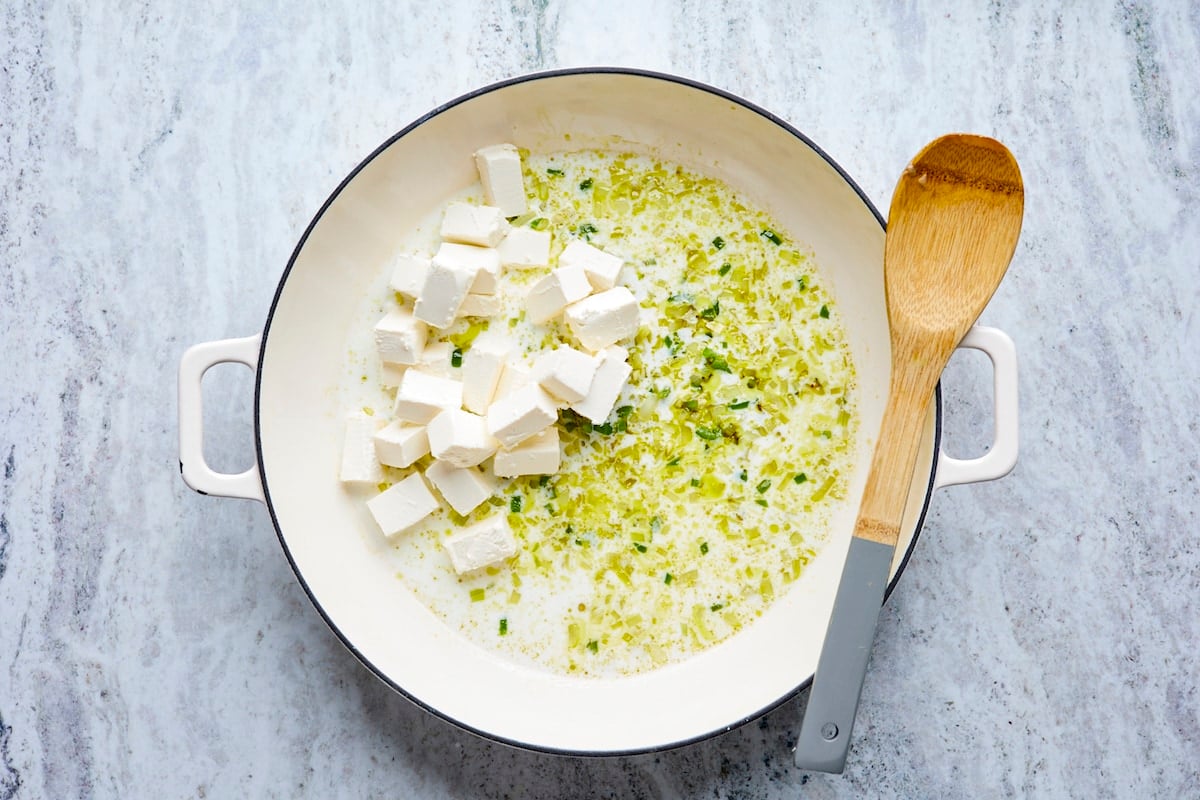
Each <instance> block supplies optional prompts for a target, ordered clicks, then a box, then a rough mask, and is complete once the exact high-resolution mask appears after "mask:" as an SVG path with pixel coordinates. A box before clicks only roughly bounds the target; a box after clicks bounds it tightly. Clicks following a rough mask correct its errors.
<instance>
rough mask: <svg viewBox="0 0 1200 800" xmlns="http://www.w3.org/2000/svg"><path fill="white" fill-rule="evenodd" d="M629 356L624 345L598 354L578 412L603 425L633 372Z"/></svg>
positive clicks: (575, 408) (576, 404) (574, 404)
mask: <svg viewBox="0 0 1200 800" xmlns="http://www.w3.org/2000/svg"><path fill="white" fill-rule="evenodd" d="M627 358H629V353H628V352H627V351H626V350H625V348H623V347H606V348H604V349H603V350H601V351H600V352H599V353H598V354H597V355H596V360H597V361H598V362H599V366H598V367H597V368H596V377H595V379H594V380H593V381H592V388H591V390H590V391H589V392H588V393H587V397H585V398H583V399H582V400H580V401H579V402H578V403H573V404H572V405H571V408H572V409H573V410H574V411H575V413H576V414H579V415H580V416H582V417H587V418H588V419H589V420H591V421H592V422H593V423H595V424H597V425H602V424H603V423H604V420H606V419H608V415H609V414H611V413H612V410H613V406H615V405H616V404H617V398H618V397H620V396H621V390H622V389H624V388H625V381H627V380H629V376H630V375H631V374H632V373H633V369H632V368H631V367H630V366H629V364H627V363H626V361H625V360H626V359H627ZM497 474H499V473H497Z"/></svg>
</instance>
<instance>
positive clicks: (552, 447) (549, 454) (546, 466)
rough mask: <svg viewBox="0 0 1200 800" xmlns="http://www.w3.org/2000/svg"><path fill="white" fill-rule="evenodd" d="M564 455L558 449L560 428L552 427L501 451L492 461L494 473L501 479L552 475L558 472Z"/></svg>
mask: <svg viewBox="0 0 1200 800" xmlns="http://www.w3.org/2000/svg"><path fill="white" fill-rule="evenodd" d="M561 460H562V455H561V453H560V452H559V447H558V427H557V426H551V427H549V428H546V430H544V431H542V432H541V433H539V434H536V435H534V436H531V437H529V438H528V439H526V440H525V441H523V442H521V443H520V444H518V445H517V446H516V447H512V448H509V449H507V450H500V451H498V452H497V453H496V457H495V458H494V459H493V460H492V471H493V472H495V473H496V474H497V475H499V476H500V477H501V478H515V477H517V476H518V475H552V474H554V473H555V472H558V467H559V465H560V463H561Z"/></svg>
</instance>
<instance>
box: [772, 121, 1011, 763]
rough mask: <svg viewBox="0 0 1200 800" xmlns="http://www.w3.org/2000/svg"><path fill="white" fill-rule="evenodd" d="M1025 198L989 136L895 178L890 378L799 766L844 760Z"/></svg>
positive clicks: (942, 151) (888, 277)
mask: <svg viewBox="0 0 1200 800" xmlns="http://www.w3.org/2000/svg"><path fill="white" fill-rule="evenodd" d="M1024 205H1025V189H1024V185H1023V184H1022V182H1021V172H1020V170H1019V169H1018V168H1017V162H1016V160H1015V159H1014V158H1013V156H1012V154H1011V153H1010V152H1008V150H1007V148H1005V147H1004V145H1002V144H1000V143H999V142H997V141H995V140H994V139H988V138H985V137H983V136H971V135H967V134H954V135H950V136H943V137H942V138H940V139H937V140H935V141H933V142H931V143H930V144H929V145H927V146H926V147H925V149H924V150H922V151H921V152H920V153H918V154H917V156H916V158H914V159H913V160H912V163H911V164H909V165H908V167H907V168H905V170H904V173H903V174H902V175H901V176H900V180H899V182H898V183H897V184H896V191H895V193H894V194H893V195H892V207H891V210H890V212H889V213H888V229H887V240H886V244H885V246H884V257H883V258H884V267H883V271H884V285H885V288H886V292H887V311H888V322H889V324H890V326H891V345H892V377H891V382H890V386H889V389H888V401H887V406H886V407H885V408H884V412H883V423H882V425H881V427H880V432H879V443H878V445H877V446H876V448H875V454H874V457H873V458H872V459H871V471H870V473H869V475H868V476H867V485H866V489H865V490H864V491H863V499H862V505H861V506H860V508H859V512H858V520H857V522H856V523H855V525H854V538H853V539H852V540H851V542H850V551H849V553H848V555H847V557H846V565H845V567H844V569H843V571H842V579H841V583H840V584H839V585H838V593H837V597H836V599H835V601H834V606H833V615H832V616H831V617H830V620H829V628H828V629H827V630H826V633H825V643H824V645H823V646H822V649H821V658H820V660H819V661H818V663H817V673H816V676H815V678H814V680H813V687H812V691H811V692H810V693H809V698H808V708H807V709H806V710H805V713H804V721H803V723H802V724H801V728H800V738H799V740H798V741H797V743H796V766H798V767H800V768H802V769H815V770H821V771H823V772H841V771H842V769H843V767H844V766H845V763H846V751H847V750H848V748H849V746H850V733H851V731H852V729H853V726H854V715H855V713H856V711H857V710H858V700H859V695H860V694H861V692H862V683H863V677H864V675H865V674H866V669H867V660H868V658H869V656H870V652H871V642H872V640H873V639H874V638H875V626H876V623H877V621H878V617H879V608H880V606H881V605H882V603H883V593H884V588H885V587H886V586H887V579H888V575H889V574H890V572H891V563H892V558H893V551H894V550H895V546H896V541H897V539H898V538H899V536H900V522H901V520H902V519H903V517H904V506H905V501H906V500H907V498H908V490H909V487H910V485H911V484H912V476H913V470H914V468H915V466H916V460H917V450H918V449H919V447H920V442H921V431H922V429H923V426H924V423H925V416H926V413H927V411H928V409H929V401H930V400H931V399H932V397H933V394H934V390H935V388H936V387H937V382H938V380H939V378H940V377H941V374H942V371H943V370H944V369H945V367H946V362H948V361H949V360H950V355H951V354H952V353H953V352H954V349H955V348H956V347H957V346H958V344H959V342H960V341H962V338H963V336H965V335H966V333H967V331H968V330H969V329H970V327H971V326H972V325H973V324H975V320H977V319H978V318H979V314H980V313H981V312H982V311H983V308H984V306H986V305H987V303H988V300H990V299H991V297H992V294H994V293H995V291H996V287H997V286H999V285H1000V279H1001V278H1003V277H1004V273H1005V271H1006V270H1007V269H1008V264H1009V262H1010V261H1011V260H1012V256H1013V251H1014V250H1015V249H1016V246H1017V238H1018V236H1019V235H1020V232H1021V217H1022V214H1023V212H1024Z"/></svg>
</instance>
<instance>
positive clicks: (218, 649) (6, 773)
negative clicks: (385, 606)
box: [0, 0, 1200, 800]
mask: <svg viewBox="0 0 1200 800" xmlns="http://www.w3.org/2000/svg"><path fill="white" fill-rule="evenodd" d="M597 63H606V64H619V65H629V66H640V67H646V68H651V69H660V70H666V71H670V72H675V73H679V74H683V75H687V76H690V77H693V78H697V79H700V80H703V81H707V82H710V83H712V84H715V85H717V86H720V87H722V88H725V89H728V90H731V91H733V92H736V93H739V94H742V95H744V96H746V97H747V98H749V99H750V100H753V101H755V102H757V103H760V104H762V105H764V106H766V107H768V108H770V109H771V110H773V111H774V112H776V113H777V114H779V115H780V116H782V117H783V118H785V119H787V120H789V121H791V122H792V123H794V124H795V125H797V126H798V127H799V128H801V129H802V130H804V131H805V132H806V133H807V134H809V135H810V136H811V137H812V138H813V139H815V140H816V141H817V142H818V143H819V144H821V145H822V146H823V147H824V148H826V149H827V150H828V152H829V153H830V154H831V155H832V156H833V157H834V158H835V159H837V160H838V161H839V162H840V163H841V164H842V165H843V166H845V167H846V168H847V169H848V170H849V171H850V172H851V173H852V174H853V175H854V176H855V177H856V179H858V180H859V181H860V183H861V185H862V186H863V187H864V189H865V190H866V192H867V193H868V194H869V195H870V196H871V197H872V198H873V200H874V201H875V203H876V204H877V205H879V206H881V207H883V208H886V207H887V204H888V200H889V197H890V192H891V188H892V184H893V182H894V180H895V176H896V175H897V170H898V169H899V168H900V167H902V166H903V165H904V164H905V163H906V161H907V159H908V158H909V157H910V156H911V155H912V154H914V153H915V152H916V151H917V150H918V149H919V148H920V147H921V146H922V145H923V144H924V143H925V142H926V141H928V140H929V139H931V138H933V137H934V136H936V135H938V134H941V133H944V132H947V131H953V130H972V131H977V132H981V133H989V134H992V135H995V136H997V137H998V138H1000V139H1001V140H1003V141H1005V142H1006V143H1007V144H1008V145H1009V146H1010V148H1011V149H1012V150H1013V152H1014V153H1015V154H1016V155H1017V158H1018V159H1019V161H1020V162H1021V165H1022V168H1023V171H1024V174H1025V178H1026V182H1027V190H1028V197H1027V208H1026V214H1027V217H1026V226H1025V231H1024V235H1023V237H1022V241H1021V245H1020V247H1019V249H1018V252H1017V256H1016V259H1015V261H1014V264H1013V268H1012V270H1011V272H1010V273H1009V276H1008V278H1007V280H1006V281H1005V283H1004V285H1003V286H1002V287H1001V289H1000V291H999V293H998V294H997V296H996V298H995V300H994V301H993V302H992V304H991V306H990V307H989V308H988V310H987V311H986V312H985V314H984V321H985V322H987V323H990V324H994V325H997V326H999V327H1001V328H1004V329H1006V330H1007V331H1009V332H1010V333H1011V334H1012V335H1013V336H1014V338H1015V339H1016V341H1017V345H1018V348H1019V351H1020V355H1021V400H1022V406H1023V414H1022V422H1023V427H1022V455H1021V461H1020V464H1019V466H1018V467H1017V469H1016V471H1015V472H1014V474H1013V475H1011V476H1010V477H1009V478H1007V479H1005V480H1002V481H998V482H996V483H993V484H988V485H982V486H973V487H967V488H962V489H951V490H948V491H945V492H943V493H940V494H939V495H937V496H936V497H935V500H934V502H933V507H932V510H931V513H930V515H929V518H928V522H927V524H926V527H925V532H924V535H923V538H922V540H921V542H920V543H919V545H918V547H917V549H916V553H915V555H914V557H913V560H912V563H911V565H910V567H909V570H908V573H907V574H906V576H905V579H904V580H903V581H902V582H901V584H900V586H899V589H898V590H897V592H896V593H895V595H894V596H893V597H892V598H891V600H890V601H889V603H888V605H887V606H886V607H885V609H884V611H883V614H882V617H881V621H880V629H879V635H878V639H877V643H876V647H875V651H874V664H875V669H874V670H873V671H872V672H871V673H870V675H869V678H868V682H867V685H866V688H865V691H864V695H863V700H862V705H861V708H860V711H859V717H858V724H857V728H856V731H855V733H856V740H855V743H854V746H853V749H852V752H851V757H850V763H849V767H848V770H847V772H846V774H845V775H844V776H841V777H833V776H827V775H818V774H805V773H801V772H799V771H797V770H796V769H795V768H794V767H793V766H792V763H791V754H790V749H789V748H790V745H791V744H792V743H793V742H794V736H795V733H796V731H797V730H798V725H799V720H800V718H801V715H802V713H803V709H804V702H805V701H804V698H799V699H797V700H794V701H792V702H789V703H786V704H785V705H784V706H782V707H781V708H779V709H778V710H776V711H774V712H772V713H770V714H768V715H767V716H766V717H764V718H763V719H762V720H761V721H758V722H755V723H752V724H750V725H748V726H746V727H744V728H741V729H738V730H735V731H732V732H730V733H728V734H726V735H724V736H721V737H718V738H716V739H714V740H712V741H708V742H704V743H701V744H698V745H693V746H689V747H685V748H682V749H680V750H677V751H673V752H668V753H662V754H658V755H650V756H642V757H634V758H616V759H606V760H599V761H591V760H583V759H574V758H563V757H551V756H544V755H538V754H533V753H528V752H522V751H516V750H512V749H509V748H506V747H503V746H499V745H495V744H491V743H488V742H486V741H483V740H480V739H478V738H476V737H474V736H472V735H469V734H466V733H463V732H461V731H459V730H457V729H455V728H453V727H451V726H450V725H448V724H446V723H444V722H442V721H440V720H438V719H436V718H433V717H431V716H429V715H427V714H426V713H424V712H422V711H420V710H419V709H417V708H415V707H414V706H412V705H411V704H409V703H408V702H407V701H405V700H403V699H402V698H399V697H397V696H395V695H394V694H392V693H391V692H390V691H389V690H388V689H387V688H386V687H384V686H383V685H382V684H381V683H380V682H378V681H377V680H376V679H374V678H373V677H372V676H371V675H370V674H369V673H368V672H367V671H366V670H365V669H363V668H362V667H361V666H360V665H359V664H358V663H357V662H356V661H354V659H353V658H352V657H350V656H349V655H348V654H347V653H346V652H345V650H344V649H343V648H342V647H341V645H340V644H339V643H338V642H337V640H336V639H335V637H334V636H333V635H332V634H331V633H330V632H329V631H328V630H327V629H326V627H325V626H324V624H323V623H322V622H321V620H320V618H319V617H318V616H317V614H316V613H314V611H313V610H312V608H311V607H310V606H309V604H308V602H307V600H306V598H305V596H304V594H303V591H302V590H301V589H300V587H299V586H298V584H297V582H296V581H295V579H294V578H293V576H292V574H291V572H290V570H289V568H288V566H287V563H286V561H285V560H284V559H283V558H282V557H281V554H280V551H279V546H278V544H277V543H276V541H275V536H274V532H273V530H272V528H271V524H270V521H269V519H268V517H267V515H266V513H265V512H264V511H263V509H262V508H260V507H258V506H256V505H254V504H250V503H241V502H234V501H216V500H212V499H207V498H204V497H200V496H198V495H195V494H193V493H192V492H190V491H188V490H187V489H186V488H185V487H184V485H183V484H182V482H181V481H180V480H179V476H178V471H177V465H176V461H177V454H176V432H175V399H174V379H175V370H176V365H177V362H178V358H179V356H180V354H181V352H182V351H183V349H184V348H185V347H186V346H187V345H189V344H192V343H195V342H199V341H204V340H209V339H216V338H221V337H227V336H240V335H246V334H248V333H252V332H254V331H255V330H257V329H258V328H260V327H261V325H262V323H263V319H264V316H265V313H266V309H267V307H268V305H269V302H270V298H271V296H272V293H273V290H274V287H275V283H276V281H277V279H278V276H279V274H280V272H281V270H282V268H283V265H284V264H285V262H286V260H287V257H288V255H289V253H290V251H291V249H292V247H293V246H294V243H295V241H296V240H297V238H298V237H299V235H300V233H301V232H302V230H303V228H304V226H305V225H306V223H307V221H308V220H309V218H310V217H311V215H312V214H313V213H314V212H315V211H316V209H317V208H318V207H319V205H320V203H321V202H322V201H323V199H324V198H325V196H326V195H327V194H328V193H329V191H331V189H332V188H333V187H334V186H335V185H336V183H337V182H338V180H340V178H341V177H342V176H343V175H344V174H345V173H346V172H347V171H348V170H349V169H350V168H351V167H352V166H353V165H354V164H356V163H357V162H358V160H359V159H360V158H361V157H362V156H364V155H365V154H366V153H368V152H370V150H371V149H373V148H374V147H375V146H376V145H377V144H378V143H379V142H380V141H382V140H383V139H384V138H385V137H386V136H388V135H389V134H390V133H392V132H394V131H395V130H397V129H398V128H400V127H401V126H402V125H404V124H406V123H407V122H409V121H410V120H412V119H414V118H415V117H416V116H418V115H419V114H421V113H423V112H425V111H426V110H428V109H430V108H432V107H434V106H435V105H437V104H438V103H440V102H443V101H445V100H447V99H449V98H452V97H454V96H456V95H458V94H459V93H461V92H464V91H467V90H469V89H471V88H474V87H476V86H479V85H482V84H485V83H488V82H491V81H494V80H496V79H500V78H503V77H506V76H511V75H516V74H520V73H523V72H527V71H530V70H535V69H541V68H550V67H560V66H572V65H584V64H597ZM0 67H2V69H0V337H2V338H0V342H2V345H3V347H2V349H0V368H2V372H3V380H0V463H2V464H3V476H2V478H0V800H10V799H11V798H21V799H22V800H25V799H26V798H43V797H45V798H67V797H154V798H158V797H207V798H223V797H321V798H325V797H393V796H394V797H414V798H435V797H437V798H440V797H448V796H453V797H487V798H503V797H581V796H586V797H655V798H682V797H728V798H736V797H755V798H774V797H779V798H783V797H797V796H800V797H814V798H825V797H859V796H881V797H896V796H903V797H976V796H987V797H991V796H1039V797H1061V796H1077V797H1088V798H1103V797H1169V798H1177V797H1197V796H1200V690H1198V689H1197V688H1196V687H1197V685H1198V684H1200V658H1198V657H1197V655H1196V653H1197V651H1198V650H1200V612H1198V610H1197V608H1198V607H1197V602H1198V598H1200V524H1198V523H1200V520H1198V519H1197V510H1198V509H1200V488H1198V486H1197V472H1198V471H1200V470H1198V464H1197V460H1198V453H1200V433H1198V429H1197V419H1198V415H1200V412H1198V411H1197V409H1200V381H1198V378H1200V366H1198V365H1200V256H1198V255H1197V254H1198V253H1200V216H1198V215H1197V213H1196V204H1197V200H1198V196H1200V167H1198V164H1200V94H1198V93H1197V92H1196V91H1195V82H1196V81H1195V76H1196V75H1197V74H1200V6H1198V5H1196V4H1195V3H1190V4H1189V3H1185V2H1159V3H1134V2H1116V3H1055V2H1039V3H1029V2H1014V3H987V4H984V3H971V4H963V3H950V2H935V1H932V0H931V2H904V3H891V2H856V3H847V4H816V3H784V2H754V1H753V0H750V1H748V2H740V3H700V2H677V3H673V2H666V0H640V1H639V2H632V1H631V0H609V2H606V3H603V4H600V3H583V2H554V1H551V2H546V1H545V0H539V2H535V3H530V4H511V5H507V4H500V3H491V2H477V1H476V2H471V1H469V0H453V1H452V2H447V3H409V2H401V3H392V4H383V5H379V4H375V5H373V6H369V5H365V4H362V5H360V4H352V3H333V4H326V5H324V6H322V7H320V8H315V7H314V8H305V9H303V10H300V9H299V8H297V7H295V6H294V5H283V4H277V3H276V4H270V3H256V4H218V3H213V2H197V3H190V4H161V3H160V4H130V3H126V4H115V3H111V2H101V3H79V2H69V1H64V2H56V3H37V2H24V3H23V2H20V0H12V1H10V2H7V3H5V4H4V5H3V6H0ZM981 362H982V359H981V358H979V357H976V356H973V355H970V354H967V355H960V356H956V357H955V360H954V361H953V362H952V364H951V367H950V370H949V373H948V375H947V379H946V381H945V386H946V392H945V401H946V408H947V431H946V438H947V441H948V443H949V444H948V446H949V448H950V450H951V452H952V453H956V454H970V453H972V452H976V451H977V450H978V449H979V448H980V447H982V446H983V445H984V444H985V443H986V441H987V438H988V435H989V425H990V422H989V417H988V412H987V408H988V407H989V404H990V398H989V391H990V390H989V388H988V387H989V380H990V376H989V372H988V370H987V369H986V368H985V366H984V365H983V363H981ZM250 389H251V384H250V377H249V374H248V373H246V372H245V371H244V370H243V371H239V370H238V369H237V368H234V367H228V368H220V369H218V370H215V371H214V373H212V375H211V378H210V381H209V391H208V394H207V399H208V403H207V409H208V414H209V417H208V430H209V433H208V436H209V440H210V448H211V449H210V454H211V457H212V458H213V460H214V461H215V462H216V463H217V465H218V466H221V467H224V468H234V467H238V466H245V465H246V464H248V463H249V462H250V459H251V448H250V445H249V442H250V435H251V430H250V424H249V405H250V399H249V396H250Z"/></svg>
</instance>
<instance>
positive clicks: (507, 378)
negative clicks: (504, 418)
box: [492, 360, 533, 399]
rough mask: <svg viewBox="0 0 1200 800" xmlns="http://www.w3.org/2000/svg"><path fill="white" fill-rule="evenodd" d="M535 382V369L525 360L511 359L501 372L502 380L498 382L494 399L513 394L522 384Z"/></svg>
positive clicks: (526, 384)
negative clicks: (524, 361)
mask: <svg viewBox="0 0 1200 800" xmlns="http://www.w3.org/2000/svg"><path fill="white" fill-rule="evenodd" d="M531 383H533V371H532V370H531V369H530V368H529V366H528V365H527V364H525V363H523V362H517V361H511V360H510V361H509V362H508V363H506V364H505V365H504V370H503V371H502V372H501V373H500V382H499V383H498V384H496V392H495V394H494V395H493V396H492V399H495V398H497V397H504V396H505V395H507V394H512V393H513V392H515V391H516V390H517V389H520V388H521V387H522V386H528V385H529V384H531Z"/></svg>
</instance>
